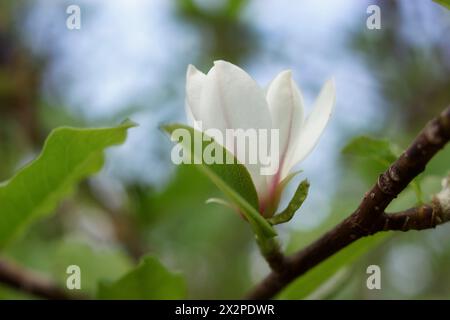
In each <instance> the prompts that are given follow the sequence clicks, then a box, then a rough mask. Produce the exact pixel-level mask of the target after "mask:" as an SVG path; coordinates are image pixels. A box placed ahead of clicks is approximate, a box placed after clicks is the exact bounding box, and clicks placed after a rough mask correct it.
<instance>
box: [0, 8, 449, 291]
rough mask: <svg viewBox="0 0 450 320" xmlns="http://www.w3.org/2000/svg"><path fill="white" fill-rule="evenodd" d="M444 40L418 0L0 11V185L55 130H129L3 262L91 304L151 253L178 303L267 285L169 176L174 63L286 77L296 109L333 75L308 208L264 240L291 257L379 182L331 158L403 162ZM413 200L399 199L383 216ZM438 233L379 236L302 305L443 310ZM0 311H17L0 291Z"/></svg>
mask: <svg viewBox="0 0 450 320" xmlns="http://www.w3.org/2000/svg"><path fill="white" fill-rule="evenodd" d="M71 4H76V5H79V6H80V8H81V29H80V30H69V29H67V28H66V19H67V16H68V15H67V14H66V8H67V7H68V6H69V5H71ZM370 4H377V5H379V6H380V8H381V29H380V30H369V29H367V27H366V19H367V17H368V14H367V13H366V9H367V7H368V5H370ZM449 34H450V11H449V10H447V9H445V8H444V7H442V6H439V5H438V4H436V3H435V2H432V1H419V0H416V1H411V0H397V1H394V0H392V1H388V0H384V1H376V0H371V1H361V0H344V1H339V2H338V1H332V0H320V1H318V0H308V1H296V2H295V3H294V2H292V1H287V0H281V1H280V0H264V1H256V0H219V1H207V0H172V1H165V0H115V1H107V0H95V1H94V0H89V1H88V0H71V1H63V0H60V1H46V0H33V1H31V0H30V1H25V0H18V1H2V2H0V181H2V180H7V179H8V178H9V177H11V176H12V175H13V174H14V172H16V171H17V170H18V169H19V168H20V167H21V166H23V164H25V163H27V162H28V161H30V160H31V159H33V158H34V157H35V156H36V155H37V154H38V153H39V152H40V150H41V148H42V145H43V142H44V141H45V138H46V136H47V135H48V134H49V132H50V131H51V130H52V129H54V128H55V127H58V126H62V125H70V126H80V127H95V126H104V125H115V124H118V123H120V122H121V121H122V120H124V119H126V118H130V119H132V120H133V121H135V122H138V123H139V124H140V126H139V127H138V128H136V129H133V130H131V131H130V134H129V138H128V140H127V142H126V143H125V144H124V145H123V146H120V147H117V148H114V149H112V150H110V151H108V157H107V163H106V165H105V168H104V169H103V170H102V172H101V173H100V174H98V175H97V176H95V177H93V178H91V179H89V180H88V181H85V182H83V183H82V185H80V187H79V189H78V191H77V192H76V193H75V194H74V195H73V196H72V197H71V198H70V199H67V200H66V201H64V202H63V203H62V204H61V205H60V206H59V208H58V210H57V212H56V214H54V215H52V216H51V217H49V218H45V219H44V220H41V221H39V222H38V223H36V224H35V225H34V226H33V227H32V228H31V230H30V231H29V232H27V233H26V234H25V235H23V236H22V237H21V238H19V239H17V240H16V241H15V242H14V243H12V244H11V245H10V246H9V247H8V248H7V249H6V252H4V253H3V255H5V256H7V257H8V258H10V259H13V260H15V261H17V262H19V263H21V264H23V265H25V266H27V267H29V268H31V269H33V270H37V271H40V272H42V273H44V274H46V275H48V276H49V277H51V278H53V279H55V280H56V281H58V282H60V283H61V284H64V283H65V278H66V273H65V268H66V267H67V265H69V264H77V265H79V266H80V267H81V269H82V270H83V276H84V277H85V278H83V288H84V290H85V291H86V292H87V293H93V292H94V291H95V290H96V287H97V281H99V280H114V279H117V278H118V277H120V276H121V275H122V274H124V273H125V272H127V271H128V270H130V268H132V266H133V265H135V264H136V262H137V261H138V260H139V258H140V257H141V256H142V255H145V254H151V255H155V256H157V257H158V258H160V259H161V260H162V261H163V262H164V264H165V265H167V266H169V267H170V269H172V270H178V271H180V272H181V273H182V274H184V275H185V277H186V279H187V281H188V287H189V297H190V298H193V299H195V298H206V299H213V298H239V297H241V296H242V295H243V294H244V293H245V292H246V291H248V289H249V288H251V286H252V284H254V283H256V282H257V281H258V280H260V279H262V277H263V276H264V275H265V274H266V273H267V272H268V268H267V267H266V264H265V262H264V260H263V259H262V258H260V256H259V252H258V250H257V247H256V245H255V243H254V239H253V238H252V235H251V232H250V231H249V228H248V225H247V224H246V223H245V222H244V221H243V220H242V219H240V218H239V217H238V216H236V215H235V214H234V213H233V212H231V211H229V210H227V209H225V208H222V207H219V206H216V205H206V204H205V200H206V199H208V198H210V197H212V196H220V193H219V192H218V191H217V189H216V188H215V187H214V186H212V184H211V183H210V182H209V180H208V179H207V178H205V177H204V176H203V175H202V174H201V173H200V172H199V171H198V170H197V169H196V168H193V167H189V166H182V167H175V166H174V165H173V164H172V162H171V161H170V150H171V147H172V144H171V142H170V141H169V139H168V138H167V137H166V136H165V135H164V134H163V133H161V132H160V131H159V129H158V125H159V124H161V123H165V122H173V121H178V122H184V121H186V120H185V115H184V99H185V93H184V86H185V72H186V67H187V65H188V64H189V63H192V64H194V65H196V66H197V67H198V68H199V69H200V70H202V71H204V72H207V71H208V70H209V68H210V67H211V66H212V64H213V61H214V60H217V59H224V60H228V61H230V62H232V63H234V64H237V65H239V66H241V67H242V68H244V69H245V70H246V71H248V72H249V73H250V74H251V75H252V77H253V78H254V79H255V80H256V81H257V82H258V83H259V84H261V86H266V85H267V84H268V83H269V81H270V80H271V79H272V78H273V77H274V76H275V75H276V74H277V73H278V72H280V71H282V70H284V69H292V70H293V76H294V78H295V80H296V81H297V83H298V84H299V85H300V86H301V88H302V91H303V94H304V96H305V101H306V103H307V106H311V104H312V102H313V101H314V98H315V96H316V95H317V94H318V91H319V90H320V87H321V85H322V84H323V83H324V82H325V81H326V80H327V79H328V78H330V77H334V78H335V82H336V86H337V105H336V109H335V110H336V111H335V114H334V115H333V117H332V119H331V121H330V125H329V126H328V128H327V130H326V132H325V134H324V136H323V137H322V139H321V140H320V143H319V144H318V146H317V147H316V149H315V151H314V152H313V153H312V154H311V156H310V157H308V159H307V160H306V161H305V162H304V163H302V164H301V165H300V167H299V169H302V170H303V173H302V174H301V175H300V176H299V177H298V179H303V178H305V177H307V178H308V179H309V180H310V182H311V189H310V196H309V197H308V199H307V201H306V203H305V205H304V207H302V209H301V211H300V213H299V214H297V215H296V217H295V219H294V220H293V221H292V222H290V223H289V224H288V225H283V226H282V227H280V229H279V230H280V235H281V239H282V241H283V243H284V244H285V247H286V250H287V251H288V252H292V251H294V250H297V249H299V248H301V247H302V246H305V245H306V244H308V243H309V242H311V241H312V240H314V239H315V238H317V237H319V236H320V235H321V234H323V233H324V232H325V231H326V230H327V229H328V228H330V227H331V226H333V225H334V224H336V223H337V222H339V220H341V219H342V218H343V217H345V216H347V215H348V214H349V213H350V212H351V211H352V210H353V209H354V208H355V207H356V206H357V204H358V202H359V200H360V199H361V198H362V196H363V192H364V191H365V190H367V189H368V188H369V186H370V185H371V183H372V182H373V181H375V179H376V177H377V175H378V174H379V173H380V170H382V169H383V168H382V167H380V165H379V164H377V163H372V162H370V161H366V160H364V159H359V158H355V157H351V156H347V155H343V154H342V153H341V150H342V148H343V147H344V146H345V145H346V144H347V142H348V141H349V140H350V139H351V138H353V137H355V136H358V135H361V134H364V135H370V136H372V137H376V138H387V139H389V140H391V141H393V142H395V143H396V144H397V145H399V146H400V147H406V146H407V145H408V143H409V142H410V141H411V140H412V138H413V137H414V135H415V134H417V132H418V130H420V128H421V127H422V126H423V125H424V124H425V123H426V122H427V121H428V120H429V119H431V117H433V116H434V115H435V114H437V113H438V112H439V111H440V110H442V109H443V108H444V107H445V106H447V105H448V104H449V103H450V90H449V89H450V36H449ZM449 163H450V148H448V147H447V149H446V150H444V151H443V152H441V153H440V154H439V155H438V156H437V157H436V158H435V159H433V161H432V162H431V163H430V166H429V167H428V168H427V171H426V173H425V175H426V176H425V177H424V178H423V179H424V180H426V181H433V182H430V185H431V184H432V183H435V182H436V181H439V179H440V178H442V177H444V176H445V175H446V174H447V172H448V170H449V165H448V164H449ZM294 186H295V183H293V187H294ZM426 186H428V185H427V184H426ZM426 186H425V187H424V188H425V191H424V193H425V194H427V190H426V188H427V187H426ZM430 188H432V187H430ZM292 192H293V190H290V191H289V192H287V193H286V195H285V197H286V199H289V196H290V195H291V194H292ZM286 199H285V200H284V202H283V203H286ZM414 202H415V200H414V197H413V196H411V194H409V193H408V192H406V193H405V195H403V196H402V197H400V198H399V199H398V201H397V202H396V203H394V204H393V205H392V210H394V209H395V208H397V209H405V208H407V207H408V206H411V205H414ZM449 231H450V225H444V226H441V227H438V228H437V229H436V230H427V231H422V232H414V231H412V232H408V233H405V234H392V235H390V236H388V237H385V238H384V239H383V241H382V242H381V243H380V245H378V246H376V247H373V248H371V249H370V250H369V251H368V252H367V253H366V254H364V255H363V256H362V257H360V258H358V259H356V260H355V261H349V262H348V263H347V264H345V266H343V269H345V270H347V271H346V272H344V273H342V272H341V273H340V280H339V281H334V283H333V286H331V287H330V286H329V287H327V290H321V291H320V292H317V293H314V294H313V295H312V296H310V298H344V299H393V298H398V299H410V298H411V299H415V298H424V299H428V298H438V299H448V298H450V273H449V272H448V270H449V268H450V232H449ZM371 264H377V265H379V266H380V267H381V271H382V289H381V290H368V289H367V287H366V278H367V274H366V268H367V266H368V265H371ZM348 270H350V272H349V271H348ZM343 280H344V281H343ZM289 297H290V298H295V292H294V293H293V294H292V296H289ZM0 298H29V297H27V296H26V295H24V294H23V293H20V292H17V291H13V290H11V289H9V288H7V287H5V286H2V285H0Z"/></svg>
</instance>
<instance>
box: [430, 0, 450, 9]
mask: <svg viewBox="0 0 450 320" xmlns="http://www.w3.org/2000/svg"><path fill="white" fill-rule="evenodd" d="M433 1H434V2H436V3H439V4H440V5H441V6H443V7H445V8H447V9H449V10H450V0H433Z"/></svg>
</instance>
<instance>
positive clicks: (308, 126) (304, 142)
mask: <svg viewBox="0 0 450 320" xmlns="http://www.w3.org/2000/svg"><path fill="white" fill-rule="evenodd" d="M335 100H336V89H335V85H334V81H333V80H328V81H327V82H326V83H325V85H324V86H323V88H322V90H321V91H320V94H319V96H318V97H317V99H316V101H315V103H314V107H313V110H312V111H311V113H310V114H309V115H308V117H307V118H306V120H305V123H304V125H303V128H302V129H301V132H300V137H299V138H298V141H297V143H296V144H297V145H296V148H295V153H294V156H293V158H292V160H291V164H290V167H293V166H295V165H296V164H297V163H299V162H300V161H302V160H303V159H304V158H305V157H306V156H307V155H308V154H309V153H310V152H311V151H312V150H313V148H314V147H315V145H316V143H317V141H318V140H319V138H320V136H321V135H322V132H323V131H324V129H325V127H326V125H327V123H328V120H329V119H330V116H331V113H332V112H333V108H334V104H335Z"/></svg>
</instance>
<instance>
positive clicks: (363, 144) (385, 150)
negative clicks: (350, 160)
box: [342, 136, 398, 168]
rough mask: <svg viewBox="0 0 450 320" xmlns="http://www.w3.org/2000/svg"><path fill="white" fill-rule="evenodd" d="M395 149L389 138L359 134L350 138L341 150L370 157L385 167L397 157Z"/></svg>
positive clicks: (345, 152)
mask: <svg viewBox="0 0 450 320" xmlns="http://www.w3.org/2000/svg"><path fill="white" fill-rule="evenodd" d="M397 149H398V148H397V147H396V146H394V145H393V144H392V143H391V142H390V141H389V140H385V139H375V138H371V137H366V136H361V137H356V138H354V139H352V140H351V141H350V142H349V143H348V144H347V145H346V146H345V147H344V149H343V150H342V152H343V153H344V154H349V155H355V156H359V157H364V158H368V159H371V160H373V161H376V162H378V163H379V164H381V165H383V166H385V167H386V168H387V167H388V166H389V165H390V164H391V163H392V162H394V161H395V159H397V155H398V150H397Z"/></svg>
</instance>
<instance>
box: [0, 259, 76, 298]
mask: <svg viewBox="0 0 450 320" xmlns="http://www.w3.org/2000/svg"><path fill="white" fill-rule="evenodd" d="M0 283H2V284H6V285H8V286H10V287H12V288H14V289H17V290H20V291H22V292H25V293H28V294H31V295H34V296H37V297H40V298H44V299H51V300H70V299H76V298H81V296H78V295H70V294H68V293H67V292H66V291H65V290H64V289H62V288H60V287H59V286H58V285H57V284H56V283H54V282H53V281H51V280H49V279H47V278H45V277H43V276H42V275H40V274H38V273H35V272H33V271H30V270H28V269H25V268H24V267H22V266H19V265H17V264H16V263H14V262H11V261H7V260H5V259H1V260H0Z"/></svg>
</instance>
